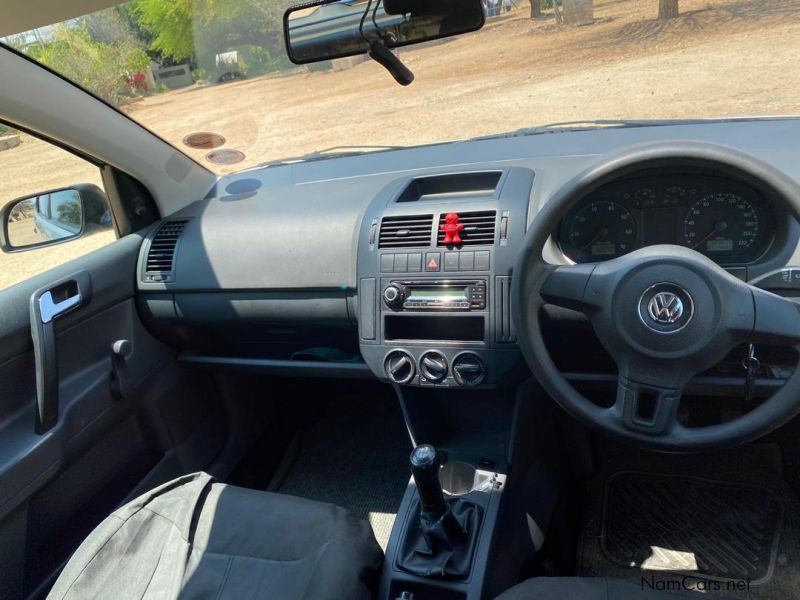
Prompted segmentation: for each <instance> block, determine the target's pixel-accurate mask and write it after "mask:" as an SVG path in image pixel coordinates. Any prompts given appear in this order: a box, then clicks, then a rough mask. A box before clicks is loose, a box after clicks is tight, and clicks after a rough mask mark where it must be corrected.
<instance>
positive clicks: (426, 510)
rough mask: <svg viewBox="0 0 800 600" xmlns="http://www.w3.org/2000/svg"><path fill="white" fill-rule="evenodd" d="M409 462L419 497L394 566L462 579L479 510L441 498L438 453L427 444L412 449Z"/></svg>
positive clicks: (468, 565) (425, 574)
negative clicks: (396, 563) (396, 564)
mask: <svg viewBox="0 0 800 600" xmlns="http://www.w3.org/2000/svg"><path fill="white" fill-rule="evenodd" d="M410 462H411V474H412V475H413V476H414V482H415V483H416V484H417V494H418V496H419V498H418V499H416V500H415V502H416V506H414V507H413V508H412V510H411V516H410V518H409V525H408V527H407V528H406V533H405V537H404V538H403V540H402V541H401V547H400V550H399V557H398V564H399V566H400V568H401V569H404V570H406V571H408V572H409V573H414V574H415V575H420V576H422V577H444V578H450V579H464V578H466V577H468V576H469V573H470V569H471V565H472V554H473V550H474V549H475V545H476V543H477V539H478V531H479V529H480V523H481V514H482V513H481V508H480V507H479V506H477V505H476V504H475V503H474V502H471V501H469V500H467V499H466V498H462V497H450V498H448V499H445V497H444V492H443V491H442V484H441V482H440V481H439V469H440V467H441V462H440V460H439V453H438V452H437V451H436V448H434V447H433V446H431V445H430V444H422V445H420V446H417V447H416V448H414V451H413V452H412V453H411V460H410Z"/></svg>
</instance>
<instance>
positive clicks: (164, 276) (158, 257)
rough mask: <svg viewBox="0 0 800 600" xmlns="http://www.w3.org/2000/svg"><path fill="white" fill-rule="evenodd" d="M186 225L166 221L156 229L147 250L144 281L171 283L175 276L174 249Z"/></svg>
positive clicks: (183, 222) (181, 222)
mask: <svg viewBox="0 0 800 600" xmlns="http://www.w3.org/2000/svg"><path fill="white" fill-rule="evenodd" d="M186 223H187V221H185V220H184V221H167V222H166V223H163V224H162V225H161V227H159V228H158V231H157V232H156V234H155V235H154V236H153V240H152V241H151V242H150V248H149V249H148V250H147V263H146V266H145V272H144V280H145V281H155V282H168V281H172V279H173V277H174V275H175V247H176V246H177V245H178V240H179V239H180V237H181V233H183V228H184V227H185V226H186Z"/></svg>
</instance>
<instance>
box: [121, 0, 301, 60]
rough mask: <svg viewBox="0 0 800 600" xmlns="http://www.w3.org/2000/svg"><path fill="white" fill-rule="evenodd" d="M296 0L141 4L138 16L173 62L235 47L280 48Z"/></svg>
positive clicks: (154, 0)
mask: <svg viewBox="0 0 800 600" xmlns="http://www.w3.org/2000/svg"><path fill="white" fill-rule="evenodd" d="M289 4H291V0H279V1H277V2H276V1H275V0H199V1H195V0H137V2H136V4H135V5H134V9H133V10H134V14H135V15H136V18H137V20H138V22H139V24H140V25H141V26H142V28H143V29H145V30H146V31H147V32H149V34H150V35H151V36H152V46H151V47H152V48H153V49H154V50H156V51H158V52H159V53H161V54H162V55H164V56H166V57H169V58H171V59H173V60H176V61H180V60H184V59H192V58H196V57H197V58H199V56H198V55H203V54H205V55H206V56H212V57H213V56H215V55H216V54H218V53H220V52H224V51H226V50H227V49H229V48H231V47H234V46H243V45H246V46H262V47H267V48H268V49H271V50H277V49H279V48H280V43H281V41H282V34H281V32H282V28H283V20H282V16H283V10H284V8H285V7H286V6H288V5H289Z"/></svg>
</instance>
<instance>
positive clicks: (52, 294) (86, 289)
mask: <svg viewBox="0 0 800 600" xmlns="http://www.w3.org/2000/svg"><path fill="white" fill-rule="evenodd" d="M91 296H92V280H91V278H90V276H89V274H88V273H87V272H85V271H81V272H78V273H75V274H74V275H72V276H71V277H68V278H66V279H63V280H61V281H59V282H57V283H56V284H55V285H52V286H48V287H46V288H45V289H43V290H39V291H37V292H36V293H34V294H33V296H31V301H30V319H31V338H32V340H33V352H34V358H35V362H36V433H38V434H40V435H41V434H44V433H46V432H47V431H49V430H50V429H52V428H53V427H54V426H55V424H56V423H57V422H58V411H59V398H58V388H59V377H58V353H57V351H56V331H55V327H54V323H53V321H55V320H56V319H58V318H59V317H61V316H62V315H64V314H66V313H67V312H69V311H70V310H73V309H76V308H78V307H79V306H83V305H85V304H86V303H88V302H89V300H90V299H91Z"/></svg>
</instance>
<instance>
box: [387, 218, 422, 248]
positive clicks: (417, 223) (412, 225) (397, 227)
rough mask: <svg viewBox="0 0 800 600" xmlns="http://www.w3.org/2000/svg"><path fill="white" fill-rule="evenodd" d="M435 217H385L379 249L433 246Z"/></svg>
mask: <svg viewBox="0 0 800 600" xmlns="http://www.w3.org/2000/svg"><path fill="white" fill-rule="evenodd" d="M432 226H433V215H410V216H402V217H384V218H383V220H382V221H381V233H380V241H379V243H378V248H417V247H422V248H424V247H428V246H430V245H431V227H432Z"/></svg>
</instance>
